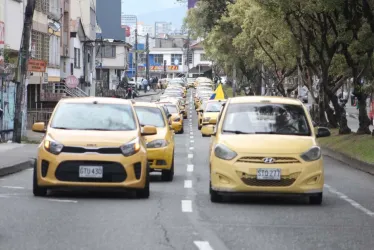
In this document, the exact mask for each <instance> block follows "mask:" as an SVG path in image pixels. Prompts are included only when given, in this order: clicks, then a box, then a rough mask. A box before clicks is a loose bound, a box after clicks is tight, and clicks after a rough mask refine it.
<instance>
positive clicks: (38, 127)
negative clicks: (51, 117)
mask: <svg viewBox="0 0 374 250" xmlns="http://www.w3.org/2000/svg"><path fill="white" fill-rule="evenodd" d="M32 131H34V132H36V133H45V132H46V129H45V123H44V122H37V123H34V124H33V125H32Z"/></svg>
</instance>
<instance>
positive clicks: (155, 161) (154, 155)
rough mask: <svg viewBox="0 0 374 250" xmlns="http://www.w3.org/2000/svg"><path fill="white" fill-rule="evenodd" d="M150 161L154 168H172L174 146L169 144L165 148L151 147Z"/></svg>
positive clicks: (149, 151)
mask: <svg viewBox="0 0 374 250" xmlns="http://www.w3.org/2000/svg"><path fill="white" fill-rule="evenodd" d="M147 152H148V163H149V166H150V168H151V169H152V170H162V169H167V170H169V169H171V165H172V163H173V154H174V146H173V145H172V144H169V145H168V146H167V147H164V148H149V149H147Z"/></svg>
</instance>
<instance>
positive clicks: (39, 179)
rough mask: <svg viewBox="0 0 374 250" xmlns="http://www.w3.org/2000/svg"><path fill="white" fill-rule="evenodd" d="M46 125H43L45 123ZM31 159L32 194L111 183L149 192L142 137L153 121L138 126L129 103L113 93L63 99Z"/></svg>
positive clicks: (143, 194) (144, 195)
mask: <svg viewBox="0 0 374 250" xmlns="http://www.w3.org/2000/svg"><path fill="white" fill-rule="evenodd" d="M45 127H46V128H45ZM32 130H33V131H34V132H40V133H45V137H44V139H43V141H42V142H41V144H40V145H39V147H38V153H37V160H36V161H35V164H34V175H33V193H34V195H35V196H46V195H47V191H48V190H50V189H58V188H71V189H74V188H77V189H79V190H81V189H83V188H89V189H91V188H102V189H103V188H109V189H112V188H113V189H119V190H126V189H128V190H133V191H135V192H136V194H137V196H138V197H139V198H148V197H149V193H150V192H149V165H148V160H147V147H146V142H145V140H144V137H143V136H146V135H147V136H150V135H155V134H156V133H157V129H156V128H155V127H154V126H144V127H141V126H140V124H139V122H138V118H137V116H136V113H135V110H134V108H133V106H132V103H131V102H130V101H128V100H123V99H117V98H98V97H87V98H71V99H70V98H69V99H63V100H61V101H60V102H59V103H58V104H57V106H56V108H55V110H54V112H53V114H52V116H51V119H50V122H49V123H48V124H47V125H46V124H44V123H35V124H34V125H33V127H32Z"/></svg>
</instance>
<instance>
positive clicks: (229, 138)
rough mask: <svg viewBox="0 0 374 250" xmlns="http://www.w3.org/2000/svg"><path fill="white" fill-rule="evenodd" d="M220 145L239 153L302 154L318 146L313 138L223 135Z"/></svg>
mask: <svg viewBox="0 0 374 250" xmlns="http://www.w3.org/2000/svg"><path fill="white" fill-rule="evenodd" d="M220 143H222V144H224V145H226V146H228V147H229V148H230V149H232V150H234V151H236V152H237V153H246V154H301V153H304V152H305V151H307V150H308V149H310V148H311V147H312V146H315V145H316V140H315V139H314V138H313V137H312V136H290V135H231V134H230V135H222V136H221V138H220Z"/></svg>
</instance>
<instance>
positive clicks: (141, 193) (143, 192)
mask: <svg viewBox="0 0 374 250" xmlns="http://www.w3.org/2000/svg"><path fill="white" fill-rule="evenodd" d="M149 182H150V180H149V165H148V164H147V171H146V177H145V187H144V188H143V189H140V190H137V191H136V197H138V198H140V199H148V198H149V194H150V191H149V189H150V188H149Z"/></svg>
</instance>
